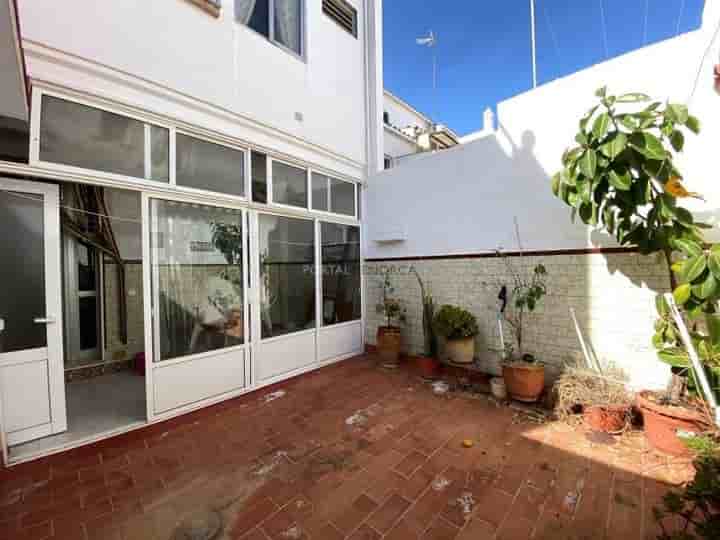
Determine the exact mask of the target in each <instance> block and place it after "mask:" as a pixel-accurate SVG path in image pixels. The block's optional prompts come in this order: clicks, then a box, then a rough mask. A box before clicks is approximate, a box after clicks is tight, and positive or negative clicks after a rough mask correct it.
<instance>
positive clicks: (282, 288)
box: [258, 214, 315, 338]
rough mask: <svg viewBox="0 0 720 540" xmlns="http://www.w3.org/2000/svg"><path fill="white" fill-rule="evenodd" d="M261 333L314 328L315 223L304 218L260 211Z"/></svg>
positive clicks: (273, 333)
mask: <svg viewBox="0 0 720 540" xmlns="http://www.w3.org/2000/svg"><path fill="white" fill-rule="evenodd" d="M258 222H259V229H260V230H259V239H258V243H259V246H260V317H261V319H262V332H261V334H262V337H263V338H269V337H273V336H281V335H283V334H289V333H291V332H298V331H300V330H306V329H308V328H315V227H314V223H313V222H312V221H309V220H305V219H294V218H288V217H282V216H270V215H265V214H263V215H260V216H259V218H258Z"/></svg>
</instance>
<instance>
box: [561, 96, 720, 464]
mask: <svg viewBox="0 0 720 540" xmlns="http://www.w3.org/2000/svg"><path fill="white" fill-rule="evenodd" d="M596 96H597V98H598V101H599V103H598V104H596V105H595V106H594V107H593V108H592V109H590V111H588V113H587V114H585V115H584V116H583V117H582V118H581V119H580V121H579V131H578V133H577V135H576V136H575V141H576V143H577V144H576V145H575V146H574V147H572V148H569V149H568V150H566V151H565V152H564V154H563V156H562V164H563V168H562V170H561V171H560V172H558V173H557V174H555V175H554V176H553V178H552V191H553V193H554V194H555V195H556V196H557V197H558V198H559V199H561V200H562V201H563V202H564V203H565V204H567V205H568V206H570V207H571V208H572V214H571V215H572V217H573V219H574V218H575V217H578V216H579V217H580V219H581V220H582V221H583V223H585V224H587V225H590V226H591V227H594V228H595V229H598V230H602V231H604V232H606V233H607V234H608V235H610V236H612V237H613V238H614V239H615V240H616V241H617V242H618V243H619V244H620V245H621V246H632V247H635V248H636V249H637V250H638V251H639V252H640V253H641V254H643V255H649V254H653V253H658V254H660V255H662V256H663V257H664V259H665V262H666V264H667V268H668V277H669V285H670V288H671V290H672V291H673V297H674V300H675V303H676V304H677V305H678V307H679V309H680V314H681V317H682V320H683V323H684V325H685V326H687V327H688V329H689V330H690V334H691V336H690V337H691V340H692V342H693V344H694V348H695V349H697V352H698V354H699V356H700V360H701V362H702V364H703V366H702V367H703V371H704V372H705V373H706V375H708V378H709V379H710V380H711V385H712V382H713V380H714V382H715V384H717V382H718V380H719V379H720V318H719V317H720V313H719V310H718V300H720V246H714V247H711V248H708V246H707V244H706V241H705V238H704V235H703V229H706V228H708V227H709V226H708V225H706V224H704V223H699V222H697V221H696V220H695V218H694V217H693V215H692V213H691V212H690V211H689V210H687V209H686V208H684V207H683V206H681V201H682V200H683V199H686V198H688V197H694V198H699V199H702V197H701V196H700V195H698V194H697V193H693V192H691V191H689V190H688V189H687V188H686V187H685V185H684V181H683V177H682V173H681V172H680V171H679V170H678V169H677V167H676V166H675V164H674V158H675V154H676V153H679V152H681V151H682V150H683V147H684V145H685V135H686V133H687V132H688V131H690V132H693V133H698V132H699V130H700V122H699V120H698V119H697V118H695V117H694V116H692V115H691V114H689V112H688V108H687V106H685V105H681V104H674V103H662V102H660V101H654V102H653V101H651V99H650V97H649V96H647V95H645V94H641V93H632V94H624V95H620V96H614V95H610V94H608V93H607V90H606V89H605V88H601V89H599V90H598V91H597V92H596ZM657 311H658V316H659V318H658V319H657V321H656V323H655V335H654V337H653V345H654V346H655V347H656V348H657V350H658V357H659V359H660V360H661V361H663V362H665V363H666V364H668V365H669V366H670V373H671V378H670V382H669V384H668V388H667V389H666V390H665V391H650V390H645V391H642V392H640V393H639V394H638V396H637V403H638V406H639V408H640V410H641V412H642V415H643V421H644V425H645V434H646V436H647V438H648V440H649V441H650V444H651V445H652V446H654V447H655V448H656V449H657V450H660V451H662V452H665V453H669V454H674V455H687V454H688V450H687V447H686V446H685V444H683V441H682V437H681V436H680V435H682V436H692V434H693V433H699V432H701V431H702V430H703V429H704V424H706V423H708V420H709V416H710V415H709V414H708V412H709V411H707V408H706V407H704V406H702V405H701V402H700V401H699V400H696V399H693V397H692V393H693V391H694V390H695V386H696V385H695V382H696V381H694V378H696V375H697V374H695V373H694V368H693V367H692V364H691V362H690V361H689V356H688V353H687V350H686V347H685V344H684V343H683V342H682V340H681V339H680V333H679V328H678V326H677V324H676V322H675V319H674V318H673V317H672V315H671V313H670V310H669V306H668V305H667V304H666V302H665V301H664V299H663V298H662V297H661V296H659V297H658V301H657ZM716 391H717V390H716Z"/></svg>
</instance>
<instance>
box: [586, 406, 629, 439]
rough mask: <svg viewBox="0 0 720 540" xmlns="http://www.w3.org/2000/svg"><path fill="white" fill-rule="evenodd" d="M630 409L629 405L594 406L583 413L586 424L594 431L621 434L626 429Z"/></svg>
mask: <svg viewBox="0 0 720 540" xmlns="http://www.w3.org/2000/svg"><path fill="white" fill-rule="evenodd" d="M629 414H630V407H629V406H628V405H614V406H613V405H611V406H594V407H587V408H586V409H585V410H584V411H583V417H584V418H585V422H587V424H588V425H589V426H590V428H591V429H593V430H594V431H604V432H605V433H620V432H621V431H622V430H623V429H625V425H626V424H627V420H628V416H629Z"/></svg>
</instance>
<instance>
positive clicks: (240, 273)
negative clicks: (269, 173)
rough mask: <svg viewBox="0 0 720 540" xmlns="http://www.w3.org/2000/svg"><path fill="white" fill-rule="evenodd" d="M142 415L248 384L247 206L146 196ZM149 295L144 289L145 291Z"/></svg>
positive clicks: (219, 396) (224, 393)
mask: <svg viewBox="0 0 720 540" xmlns="http://www.w3.org/2000/svg"><path fill="white" fill-rule="evenodd" d="M144 204H145V205H146V208H147V210H146V211H147V217H148V219H146V220H144V222H145V225H144V226H145V227H146V232H147V237H146V243H147V248H148V251H149V260H150V264H149V265H145V266H146V270H145V271H146V283H148V282H149V283H150V287H148V288H147V290H148V292H147V295H149V300H150V301H149V302H147V310H148V311H147V313H146V321H147V322H146V327H148V326H149V327H151V328H152V330H153V331H152V332H151V333H148V336H149V337H148V338H147V339H148V342H147V345H148V347H147V350H152V354H151V355H147V367H148V373H149V374H150V377H149V379H148V380H149V383H148V384H149V389H148V390H149V391H150V396H149V397H150V399H149V400H148V403H149V411H148V412H149V415H150V417H157V416H161V415H164V414H172V413H174V412H177V411H178V410H180V409H183V408H187V407H192V406H198V405H202V404H205V403H207V402H208V400H213V399H225V398H227V397H230V396H231V395H232V394H233V393H238V392H240V391H242V390H243V389H244V388H245V387H246V386H247V385H248V384H249V366H248V364H249V354H248V348H249V345H248V339H247V335H248V331H249V328H248V327H249V324H248V318H247V316H246V288H247V283H246V276H247V270H246V267H247V260H246V259H247V257H246V256H245V253H246V242H247V240H246V229H247V227H246V224H245V223H246V219H247V218H246V214H245V211H244V210H241V209H231V208H223V207H218V206H209V205H203V204H198V203H191V202H185V201H182V200H164V199H157V198H151V197H146V200H145V202H144ZM146 298H148V296H146Z"/></svg>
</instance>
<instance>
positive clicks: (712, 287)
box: [692, 273, 717, 300]
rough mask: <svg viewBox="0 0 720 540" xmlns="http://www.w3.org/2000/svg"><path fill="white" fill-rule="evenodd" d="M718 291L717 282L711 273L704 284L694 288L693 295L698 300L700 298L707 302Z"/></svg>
mask: <svg viewBox="0 0 720 540" xmlns="http://www.w3.org/2000/svg"><path fill="white" fill-rule="evenodd" d="M716 290H717V280H716V279H715V278H714V277H713V275H712V274H711V273H709V274H708V275H707V278H705V281H703V282H702V284H700V285H696V286H695V287H693V288H692V293H693V294H694V295H695V296H697V297H698V298H700V300H707V299H708V298H710V297H711V296H712V295H713V294H715V291H716Z"/></svg>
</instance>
